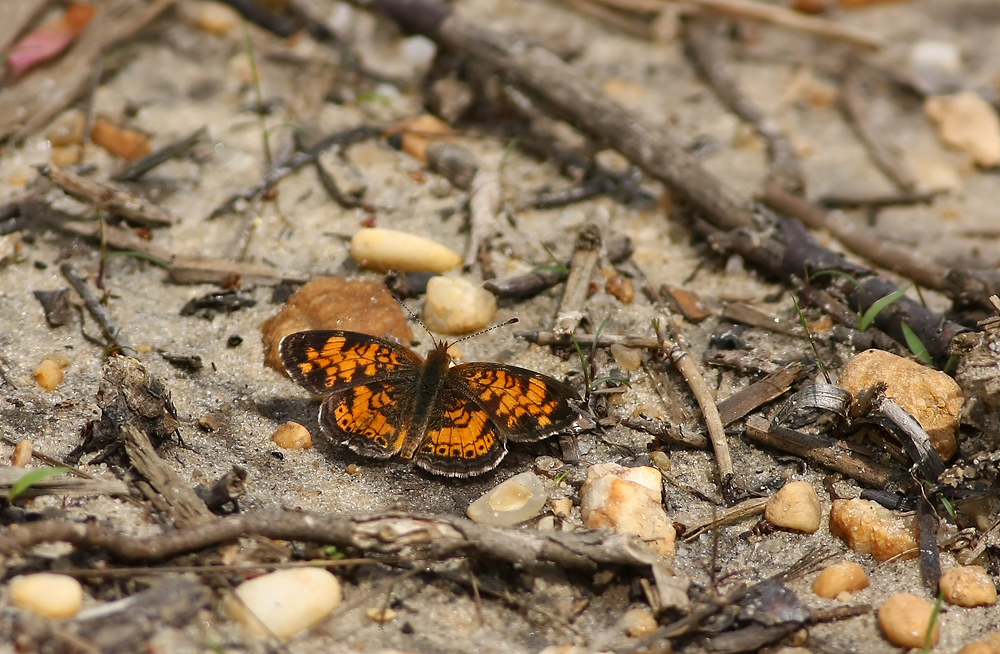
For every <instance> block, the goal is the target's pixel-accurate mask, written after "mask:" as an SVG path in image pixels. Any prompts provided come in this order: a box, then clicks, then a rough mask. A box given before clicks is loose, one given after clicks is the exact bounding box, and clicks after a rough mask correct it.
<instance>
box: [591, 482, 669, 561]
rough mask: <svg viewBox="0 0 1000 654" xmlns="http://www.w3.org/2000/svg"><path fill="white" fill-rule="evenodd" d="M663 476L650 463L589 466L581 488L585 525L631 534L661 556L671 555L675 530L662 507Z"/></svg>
mask: <svg viewBox="0 0 1000 654" xmlns="http://www.w3.org/2000/svg"><path fill="white" fill-rule="evenodd" d="M662 479H663V477H662V475H661V474H660V471H659V470H657V469H656V468H651V467H649V466H641V467H636V468H626V467H624V466H620V465H617V464H614V463H602V464H598V465H593V466H590V468H588V469H587V479H586V481H585V482H584V483H583V487H582V488H581V489H580V513H581V515H582V517H583V522H584V524H586V525H587V526H588V527H592V528H594V529H601V528H607V527H610V528H611V529H613V530H614V531H616V532H618V533H622V534H634V535H636V536H638V537H640V538H642V539H643V540H645V541H647V543H648V545H649V546H650V547H652V548H653V549H654V550H656V551H657V552H659V553H660V554H661V555H663V556H673V555H674V540H675V538H676V536H677V533H676V531H675V530H674V525H673V523H672V522H671V521H670V519H669V518H668V517H667V513H666V511H664V510H663V504H662V488H661V484H662Z"/></svg>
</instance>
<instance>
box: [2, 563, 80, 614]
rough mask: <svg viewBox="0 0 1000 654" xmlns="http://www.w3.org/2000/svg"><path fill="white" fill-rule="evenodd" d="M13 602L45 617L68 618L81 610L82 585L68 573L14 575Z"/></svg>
mask: <svg viewBox="0 0 1000 654" xmlns="http://www.w3.org/2000/svg"><path fill="white" fill-rule="evenodd" d="M10 601H11V603H12V604H14V605H16V606H20V607H22V608H25V609H28V610H29V611H31V612H32V613H35V614H37V615H40V616H42V617H46V618H56V619H59V618H69V617H72V616H74V615H76V614H77V613H78V612H79V611H80V606H81V605H82V604H83V586H81V585H80V582H79V581H77V580H76V579H74V578H73V577H69V576H67V575H58V574H54V573H51V572H38V573H35V574H30V575H21V576H19V577H14V579H12V580H11V582H10Z"/></svg>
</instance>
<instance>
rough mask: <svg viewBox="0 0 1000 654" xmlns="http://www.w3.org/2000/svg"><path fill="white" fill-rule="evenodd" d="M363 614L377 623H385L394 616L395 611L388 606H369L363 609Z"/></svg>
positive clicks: (390, 620)
mask: <svg viewBox="0 0 1000 654" xmlns="http://www.w3.org/2000/svg"><path fill="white" fill-rule="evenodd" d="M365 615H367V616H368V617H369V619H371V620H372V621H373V622H377V623H379V624H386V623H388V622H392V621H393V620H394V619H395V618H396V612H395V611H393V610H392V609H390V608H376V607H374V606H373V607H371V608H370V609H366V610H365Z"/></svg>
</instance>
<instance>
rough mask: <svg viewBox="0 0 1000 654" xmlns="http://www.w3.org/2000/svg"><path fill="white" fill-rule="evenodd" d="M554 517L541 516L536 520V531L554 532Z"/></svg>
mask: <svg viewBox="0 0 1000 654" xmlns="http://www.w3.org/2000/svg"><path fill="white" fill-rule="evenodd" d="M555 530H556V517H555V516H552V515H546V516H542V517H541V518H539V520H538V531H555Z"/></svg>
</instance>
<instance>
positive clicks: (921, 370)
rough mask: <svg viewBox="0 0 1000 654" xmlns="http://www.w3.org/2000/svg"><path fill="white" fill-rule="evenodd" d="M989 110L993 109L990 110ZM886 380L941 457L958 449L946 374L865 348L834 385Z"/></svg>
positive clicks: (955, 393)
mask: <svg viewBox="0 0 1000 654" xmlns="http://www.w3.org/2000/svg"><path fill="white" fill-rule="evenodd" d="M991 111H992V110H991ZM878 382H885V384H886V390H885V394H886V396H887V397H889V398H891V399H893V400H895V401H896V403H898V404H899V406H901V407H903V408H904V409H906V410H907V411H908V412H909V413H910V415H912V416H913V417H914V418H916V419H917V422H919V423H920V426H921V427H923V428H924V431H926V432H927V435H928V436H930V438H931V445H933V446H934V449H935V450H937V452H938V454H940V455H941V458H942V459H943V460H946V461H947V460H948V459H950V458H951V456H952V455H953V454H955V451H956V450H957V449H958V445H957V441H956V440H955V438H956V435H957V434H958V418H959V413H960V412H961V410H962V404H963V403H964V398H963V396H962V389H961V388H960V387H959V385H958V384H957V383H956V382H955V380H954V379H952V378H951V377H950V376H949V375H947V374H946V373H944V372H941V371H940V370H934V369H933V368H929V367H928V366H924V365H921V364H919V363H917V362H916V361H911V360H909V359H904V358H903V357H900V356H896V355H895V354H891V353H889V352H885V351H883V350H867V351H865V352H862V353H861V354H859V355H857V356H855V357H854V358H853V359H851V360H850V361H849V362H848V363H847V365H846V366H845V367H844V371H843V372H842V373H841V374H840V378H839V379H838V380H837V385H838V386H840V387H841V388H843V389H845V390H847V391H849V392H850V393H851V394H853V395H855V396H857V395H859V394H860V393H864V392H865V391H867V390H868V389H870V388H871V387H872V386H873V385H875V384H876V383H878Z"/></svg>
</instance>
